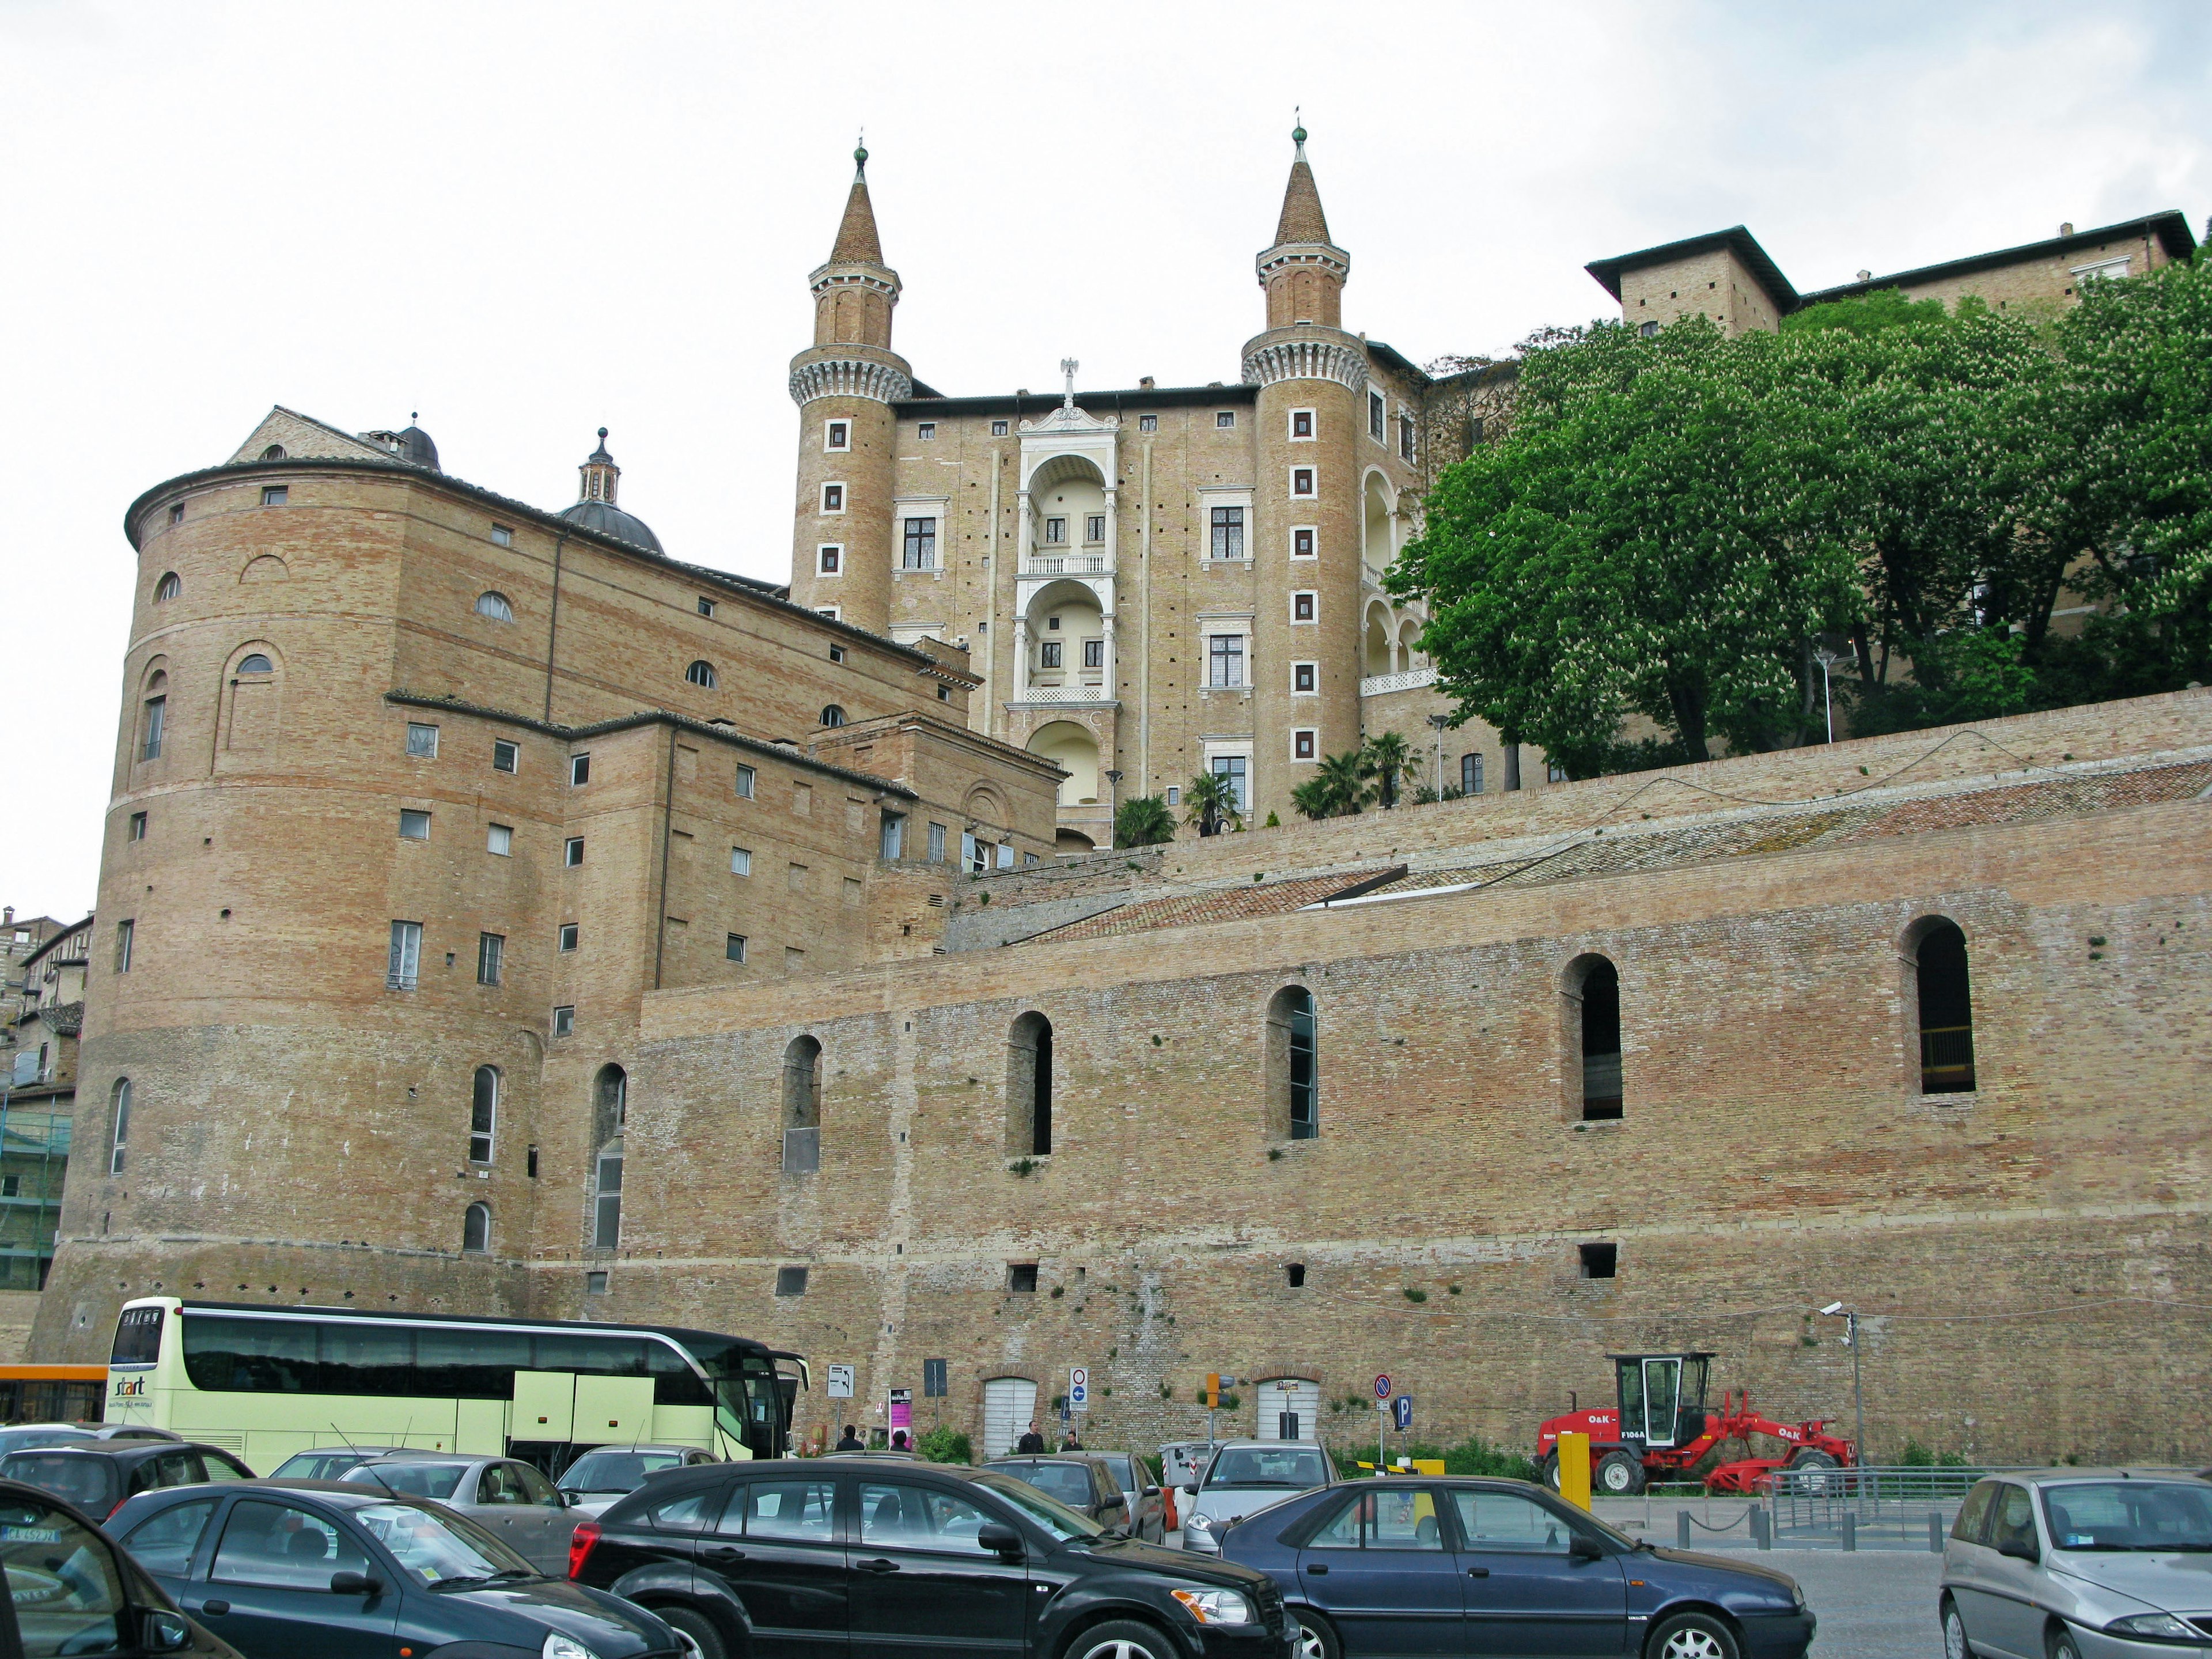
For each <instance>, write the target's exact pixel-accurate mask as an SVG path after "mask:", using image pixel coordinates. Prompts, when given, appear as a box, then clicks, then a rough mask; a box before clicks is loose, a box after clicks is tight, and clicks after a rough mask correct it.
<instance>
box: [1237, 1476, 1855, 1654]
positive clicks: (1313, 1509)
mask: <svg viewBox="0 0 2212 1659" xmlns="http://www.w3.org/2000/svg"><path fill="white" fill-rule="evenodd" d="M1219 1536H1220V1538H1221V1554H1222V1558H1223V1559H1225V1560H1229V1561H1235V1562H1238V1563H1241V1564H1242V1565H1245V1566H1248V1567H1257V1568H1259V1569H1260V1570H1261V1571H1262V1572H1265V1573H1266V1574H1267V1575H1268V1577H1272V1578H1273V1580H1274V1581H1275V1583H1277V1584H1279V1585H1280V1586H1281V1587H1282V1591H1283V1599H1284V1601H1285V1603H1286V1604H1287V1607H1288V1611H1289V1612H1290V1613H1291V1615H1292V1616H1293V1617H1294V1618H1295V1619H1296V1620H1297V1624H1298V1626H1299V1651H1300V1655H1301V1659H1345V1656H1346V1655H1352V1656H1364V1655H1369V1654H1425V1655H1427V1654H1462V1655H1469V1656H1480V1659H1530V1656H1538V1655H1541V1656H1544V1659H1562V1656H1568V1659H1583V1656H1604V1659H1803V1655H1804V1653H1805V1650H1806V1649H1807V1647H1808V1645H1810V1644H1811V1642H1812V1640H1813V1629H1814V1620H1813V1615H1812V1614H1811V1613H1808V1612H1807V1611H1806V1608H1805V1597H1804V1595H1803V1593H1802V1591H1800V1590H1799V1589H1798V1588H1797V1584H1796V1581H1795V1580H1794V1579H1792V1578H1790V1577H1789V1575H1788V1574H1786V1573H1781V1572H1777V1571H1773V1570H1772V1569H1771V1568H1768V1567H1760V1566H1754V1565H1750V1564H1748V1563H1739V1562H1735V1561H1729V1560H1723V1559H1720V1558H1718V1557H1716V1556H1710V1555H1693V1554H1691V1553H1688V1552H1687V1551H1683V1550H1670V1549H1655V1548H1653V1547H1651V1546H1650V1545H1648V1544H1642V1543H1638V1541H1635V1540H1634V1539H1632V1538H1629V1537H1626V1536H1625V1535H1624V1534H1620V1533H1617V1532H1615V1531H1614V1530H1613V1528H1610V1527H1608V1526H1607V1525H1606V1524H1605V1523H1604V1522H1601V1521H1598V1520H1595V1519H1593V1518H1592V1517H1591V1516H1588V1515H1585V1514H1583V1512H1582V1511H1581V1510H1578V1509H1576V1508H1575V1507H1574V1506H1573V1505H1571V1504H1567V1503H1565V1501H1564V1500H1562V1499H1560V1498H1557V1497H1555V1496H1553V1494H1552V1493H1551V1492H1546V1491H1544V1490H1543V1489H1542V1488H1541V1487H1538V1486H1529V1485H1527V1484H1525V1483H1523V1482H1522V1481H1518V1480H1451V1479H1443V1480H1425V1479H1419V1478H1413V1479H1407V1478H1393V1479H1389V1480H1356V1481H1352V1482H1348V1483H1346V1485H1343V1486H1324V1487H1322V1488H1320V1489H1318V1490H1316V1491H1314V1492H1306V1493H1304V1494H1302V1495H1300V1496H1299V1497H1297V1498H1291V1499H1289V1500H1288V1501H1287V1502H1285V1503H1281V1504H1275V1505H1273V1507H1271V1508H1269V1509H1267V1510H1262V1511H1261V1512H1260V1513H1258V1514H1256V1515H1254V1516H1251V1517H1250V1518H1249V1520H1243V1521H1238V1522H1234V1523H1232V1524H1231V1527H1230V1528H1229V1529H1228V1530H1227V1532H1225V1533H1224V1534H1219Z"/></svg>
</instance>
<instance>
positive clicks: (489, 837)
mask: <svg viewBox="0 0 2212 1659" xmlns="http://www.w3.org/2000/svg"><path fill="white" fill-rule="evenodd" d="M484 851H485V852H487V853H489V854H493V855H494V856H495V857H497V858H508V857H511V856H512V855H513V852H514V828H513V825H512V824H506V823H494V824H488V825H486V826H485V829H484Z"/></svg>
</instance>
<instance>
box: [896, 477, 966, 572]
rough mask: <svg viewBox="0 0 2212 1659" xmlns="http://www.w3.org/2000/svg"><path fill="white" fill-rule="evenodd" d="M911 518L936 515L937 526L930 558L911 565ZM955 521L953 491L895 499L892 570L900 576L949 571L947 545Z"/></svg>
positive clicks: (904, 496) (926, 517)
mask: <svg viewBox="0 0 2212 1659" xmlns="http://www.w3.org/2000/svg"><path fill="white" fill-rule="evenodd" d="M908 519H933V520H936V521H937V529H936V531H935V532H934V536H933V539H934V541H935V546H934V547H933V548H932V549H931V550H930V552H931V557H930V562H929V563H927V564H918V565H915V566H913V567H912V568H908V565H907V563H906V521H907V520H908ZM951 524H952V497H951V496H950V495H900V496H897V497H896V498H895V499H894V500H893V501H892V502H891V574H892V575H894V576H897V577H906V576H929V577H932V578H936V577H941V576H943V575H944V574H945V549H946V544H947V541H948V538H949V537H950V534H951Z"/></svg>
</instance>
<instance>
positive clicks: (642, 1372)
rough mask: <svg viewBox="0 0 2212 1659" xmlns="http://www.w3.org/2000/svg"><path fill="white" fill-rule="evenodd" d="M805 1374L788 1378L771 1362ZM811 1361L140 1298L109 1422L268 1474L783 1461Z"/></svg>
mask: <svg viewBox="0 0 2212 1659" xmlns="http://www.w3.org/2000/svg"><path fill="white" fill-rule="evenodd" d="M778 1360H784V1361H787V1362H789V1363H790V1364H792V1366H793V1368H794V1370H793V1371H792V1372H787V1373H784V1374H782V1375H779V1373H778V1370H777V1361H778ZM805 1383H806V1366H805V1361H804V1360H802V1359H800V1358H799V1357H798V1356H797V1355H795V1354H788V1353H782V1352H777V1351H775V1350H773V1349H770V1348H768V1347H766V1346H763V1345H762V1344H760V1343H758V1342H755V1341H752V1340H749V1339H747V1338H745V1337H742V1336H722V1335H718V1334H715V1333H714V1332H712V1331H691V1330H683V1329H679V1328H675V1327H671V1326H662V1325H599V1324H581V1323H577V1322H570V1321H565V1320H551V1319H541V1320H531V1319H492V1318H474V1317H471V1316H466V1315H455V1314H416V1313H385V1312H372V1311H370V1310H366V1309H360V1310H356V1309H353V1308H280V1307H265V1306H256V1305H252V1304H245V1303H235V1302H190V1301H184V1300H181V1299H179V1298H178V1297H158V1296H157V1297H139V1298H137V1299H136V1300H134V1301H131V1302H126V1303H125V1304H124V1306H123V1312H122V1314H121V1316H120V1317H118V1319H117V1321H116V1325H115V1346H114V1351H113V1353H112V1356H111V1358H109V1360H108V1365H107V1420H108V1421H109V1422H111V1423H146V1424H150V1425H153V1426H154V1427H155V1428H161V1429H167V1430H169V1431H172V1432H173V1433H176V1434H180V1435H183V1436H184V1437H185V1438H186V1439H189V1440H198V1441H204V1442H205V1443H208V1444H210V1445H214V1446H220V1447H222V1448H223V1449H225V1450H227V1451H232V1452H235V1453H236V1454H237V1455H239V1456H240V1457H242V1458H244V1459H245V1460H246V1462H247V1463H248V1464H250V1465H251V1466H252V1468H256V1469H263V1470H266V1469H272V1468H276V1465H277V1464H278V1463H280V1462H283V1460H284V1459H285V1458H287V1457H289V1456H290V1455H292V1454H293V1453H294V1452H296V1451H305V1450H306V1449H308V1448H309V1447H311V1446H331V1445H342V1444H344V1443H349V1442H350V1443H356V1444H360V1445H378V1446H413V1447H419V1448H421V1449H423V1450H426V1451H456V1452H473V1453H477V1454H479V1455H492V1456H506V1455H512V1456H515V1457H521V1458H526V1459H528V1460H529V1461H530V1462H534V1463H538V1464H539V1465H540V1466H541V1467H544V1468H547V1469H548V1470H550V1471H556V1472H557V1471H558V1470H559V1469H560V1468H563V1467H564V1466H565V1465H566V1464H568V1462H570V1461H571V1460H572V1459H573V1458H574V1455H576V1453H577V1452H579V1451H580V1450H581V1449H584V1448H586V1447H588V1446H605V1445H639V1444H646V1443H652V1444H659V1445H684V1446H697V1447H700V1448H702V1449H705V1450H708V1451H711V1452H713V1453H714V1455H717V1456H719V1457H724V1458H751V1457H781V1456H782V1455H785V1450H786V1448H787V1445H788V1443H789V1439H790V1425H791V1416H792V1407H793V1403H794V1402H795V1398H796V1394H797V1390H798V1389H799V1388H801V1387H803V1386H805Z"/></svg>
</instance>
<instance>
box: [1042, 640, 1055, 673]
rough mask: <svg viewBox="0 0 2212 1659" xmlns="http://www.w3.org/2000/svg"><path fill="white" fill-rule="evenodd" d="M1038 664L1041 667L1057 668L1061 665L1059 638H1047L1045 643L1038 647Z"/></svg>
mask: <svg viewBox="0 0 2212 1659" xmlns="http://www.w3.org/2000/svg"><path fill="white" fill-rule="evenodd" d="M1037 666H1038V667H1039V668H1057V667H1059V666H1060V641H1058V640H1047V641H1045V642H1044V643H1043V644H1042V645H1040V646H1038V647H1037Z"/></svg>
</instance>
